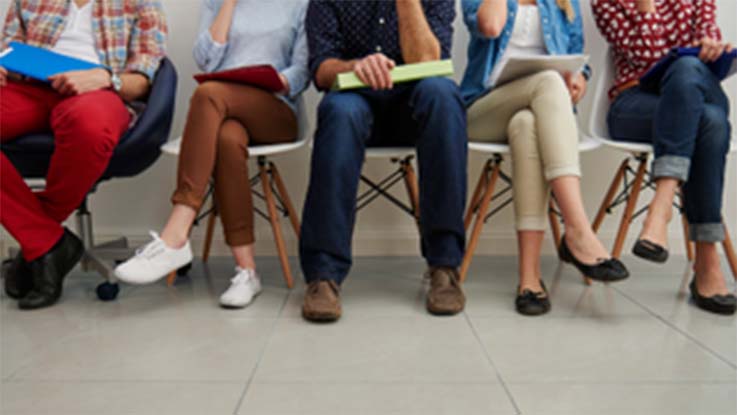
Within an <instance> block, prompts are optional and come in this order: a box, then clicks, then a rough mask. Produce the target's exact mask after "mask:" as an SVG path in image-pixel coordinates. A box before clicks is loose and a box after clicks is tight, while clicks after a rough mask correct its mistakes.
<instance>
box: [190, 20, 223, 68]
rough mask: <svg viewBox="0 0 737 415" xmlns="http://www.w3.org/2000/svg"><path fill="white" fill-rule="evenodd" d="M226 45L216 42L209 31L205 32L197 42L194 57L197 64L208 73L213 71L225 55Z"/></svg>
mask: <svg viewBox="0 0 737 415" xmlns="http://www.w3.org/2000/svg"><path fill="white" fill-rule="evenodd" d="M227 47H228V44H227V42H226V43H219V42H216V41H215V39H213V38H212V34H211V33H210V31H209V30H205V31H204V32H203V33H202V34H201V35H200V37H199V39H198V40H197V45H196V46H195V51H194V55H195V58H196V59H197V63H198V64H199V65H200V67H201V68H202V69H203V70H206V71H207V72H211V71H213V70H214V69H215V68H216V67H217V66H218V65H219V64H220V61H221V60H222V58H223V56H224V55H225V50H226V48H227Z"/></svg>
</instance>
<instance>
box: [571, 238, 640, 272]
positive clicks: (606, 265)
mask: <svg viewBox="0 0 737 415" xmlns="http://www.w3.org/2000/svg"><path fill="white" fill-rule="evenodd" d="M558 255H559V257H560V259H561V261H563V262H567V263H569V264H573V265H574V266H575V267H576V268H578V270H579V271H580V272H581V274H583V275H585V276H587V277H589V278H591V279H592V280H595V281H601V282H615V281H621V280H624V279H627V277H629V276H630V273H629V271H627V267H625V266H624V264H623V263H622V261H620V260H618V259H617V258H610V259H602V260H601V261H599V262H597V263H596V264H584V263H582V262H581V261H579V260H578V259H576V257H574V256H573V253H572V252H571V250H570V248H568V243H566V237H565V235H563V239H562V242H561V244H560V252H559V254H558Z"/></svg>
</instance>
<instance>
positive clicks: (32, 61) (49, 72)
mask: <svg viewBox="0 0 737 415" xmlns="http://www.w3.org/2000/svg"><path fill="white" fill-rule="evenodd" d="M0 66H2V67H3V68H5V69H7V70H8V71H9V72H13V73H17V74H19V75H23V76H27V77H29V78H33V79H37V80H39V81H44V82H48V80H49V77H51V76H53V75H56V74H60V73H63V72H69V71H83V70H88V69H95V68H103V66H102V65H98V64H95V63H92V62H87V61H83V60H81V59H75V58H70V57H69V56H65V55H61V54H59V53H56V52H52V51H50V50H48V49H43V48H39V47H36V46H30V45H26V44H23V43H18V42H10V45H8V48H7V49H6V50H5V51H3V52H2V54H1V55H0Z"/></svg>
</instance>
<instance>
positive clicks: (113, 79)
mask: <svg viewBox="0 0 737 415" xmlns="http://www.w3.org/2000/svg"><path fill="white" fill-rule="evenodd" d="M110 83H112V84H113V91H115V92H116V93H120V90H121V89H122V88H123V80H122V79H120V76H119V75H118V74H116V73H114V74H111V75H110Z"/></svg>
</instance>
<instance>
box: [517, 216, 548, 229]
mask: <svg viewBox="0 0 737 415" xmlns="http://www.w3.org/2000/svg"><path fill="white" fill-rule="evenodd" d="M547 220H548V218H547V217H545V216H542V217H541V216H520V217H518V218H517V219H516V228H517V230H518V231H544V230H545V229H546V228H547Z"/></svg>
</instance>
